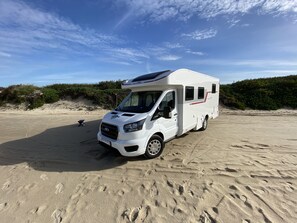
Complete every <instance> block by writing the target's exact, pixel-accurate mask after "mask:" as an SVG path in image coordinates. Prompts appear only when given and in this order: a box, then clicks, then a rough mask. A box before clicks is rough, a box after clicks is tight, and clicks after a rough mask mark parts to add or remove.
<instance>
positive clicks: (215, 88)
mask: <svg viewBox="0 0 297 223" xmlns="http://www.w3.org/2000/svg"><path fill="white" fill-rule="evenodd" d="M216 92H217V85H216V84H212V89H211V93H216Z"/></svg>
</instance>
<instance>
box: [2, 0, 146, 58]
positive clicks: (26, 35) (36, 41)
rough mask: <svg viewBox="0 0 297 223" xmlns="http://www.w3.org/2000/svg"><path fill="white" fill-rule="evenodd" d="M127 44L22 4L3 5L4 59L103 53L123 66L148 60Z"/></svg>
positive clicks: (7, 1) (4, 1) (10, 2)
mask: <svg viewBox="0 0 297 223" xmlns="http://www.w3.org/2000/svg"><path fill="white" fill-rule="evenodd" d="M125 44H126V41H125V40H122V39H120V38H118V37H117V36H115V35H107V34H103V33H99V32H98V31H95V30H93V29H88V28H83V27H81V26H79V25H77V24H74V23H73V22H71V21H70V20H68V19H66V18H63V17H61V16H58V15H57V14H55V13H50V12H45V11H42V10H41V9H38V8H36V7H33V6H31V5H29V4H27V3H24V2H22V1H18V0H16V1H9V0H1V1H0V52H2V53H1V54H0V56H6V57H7V56H8V55H11V54H18V55H24V54H32V53H38V52H43V53H44V54H49V53H55V54H59V53H60V54H63V55H64V54H65V52H66V53H69V54H73V55H75V54H80V55H86V56H96V55H97V54H98V52H100V53H101V54H108V55H109V56H112V57H114V58H117V59H121V60H122V62H127V61H128V62H132V63H133V62H137V63H139V61H141V60H142V59H143V58H147V56H146V55H144V53H143V51H141V50H138V49H127V48H125V47H124V46H125ZM4 52H5V53H4Z"/></svg>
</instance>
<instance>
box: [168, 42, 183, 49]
mask: <svg viewBox="0 0 297 223" xmlns="http://www.w3.org/2000/svg"><path fill="white" fill-rule="evenodd" d="M164 46H165V47H167V48H169V49H177V48H182V47H183V45H182V44H180V43H172V42H165V43H164Z"/></svg>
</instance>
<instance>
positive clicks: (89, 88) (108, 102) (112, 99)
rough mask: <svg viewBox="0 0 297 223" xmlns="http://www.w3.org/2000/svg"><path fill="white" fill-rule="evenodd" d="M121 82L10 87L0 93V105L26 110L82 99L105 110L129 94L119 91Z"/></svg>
mask: <svg viewBox="0 0 297 223" xmlns="http://www.w3.org/2000/svg"><path fill="white" fill-rule="evenodd" d="M121 82H122V81H102V82H99V83H98V84H53V85H48V86H45V87H36V86H33V85H12V86H9V87H7V88H3V89H2V90H1V93H0V105H3V104H5V103H13V104H20V103H25V104H26V106H27V108H28V109H34V108H37V107H40V106H42V105H43V104H44V103H54V102H56V101H58V100H59V99H65V98H67V97H71V98H72V99H76V98H79V97H83V98H86V99H89V100H91V101H93V103H94V105H99V106H102V107H104V108H107V109H111V108H114V107H115V106H116V105H117V104H118V103H119V102H120V101H121V100H123V98H124V97H125V96H126V95H127V94H128V93H129V91H127V90H123V89H120V88H121Z"/></svg>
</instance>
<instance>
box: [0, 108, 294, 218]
mask: <svg viewBox="0 0 297 223" xmlns="http://www.w3.org/2000/svg"><path fill="white" fill-rule="evenodd" d="M105 112H106V111H104V110H95V111H81V110H80V111H69V110H67V109H64V110H59V109H53V108H50V109H43V110H42V109H39V110H34V111H29V112H28V111H15V110H6V111H2V112H0V222H56V223H58V222H63V223H64V222H79V223H81V222H170V223H174V222H227V223H229V222H245V223H248V222H250V223H251V222H264V223H269V222H297V112H295V111H288V110H282V111H278V112H271V113H269V112H251V111H244V112H242V111H230V110H226V109H223V113H222V114H221V115H220V117H219V118H217V119H215V120H211V121H210V123H209V126H208V129H207V130H206V131H204V132H189V133H188V134H186V135H184V136H182V137H180V138H178V139H174V140H172V141H170V142H168V143H167V144H166V147H165V149H164V152H163V154H162V156H161V157H159V158H156V159H153V160H145V159H144V158H142V157H137V158H125V157H122V156H120V155H119V154H118V153H117V152H116V151H113V150H108V149H105V148H103V147H101V146H100V145H98V144H97V141H96V133H97V130H98V124H99V122H100V119H101V118H102V116H103V114H104V113H105ZM79 119H85V120H86V125H85V126H84V127H77V120H79Z"/></svg>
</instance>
